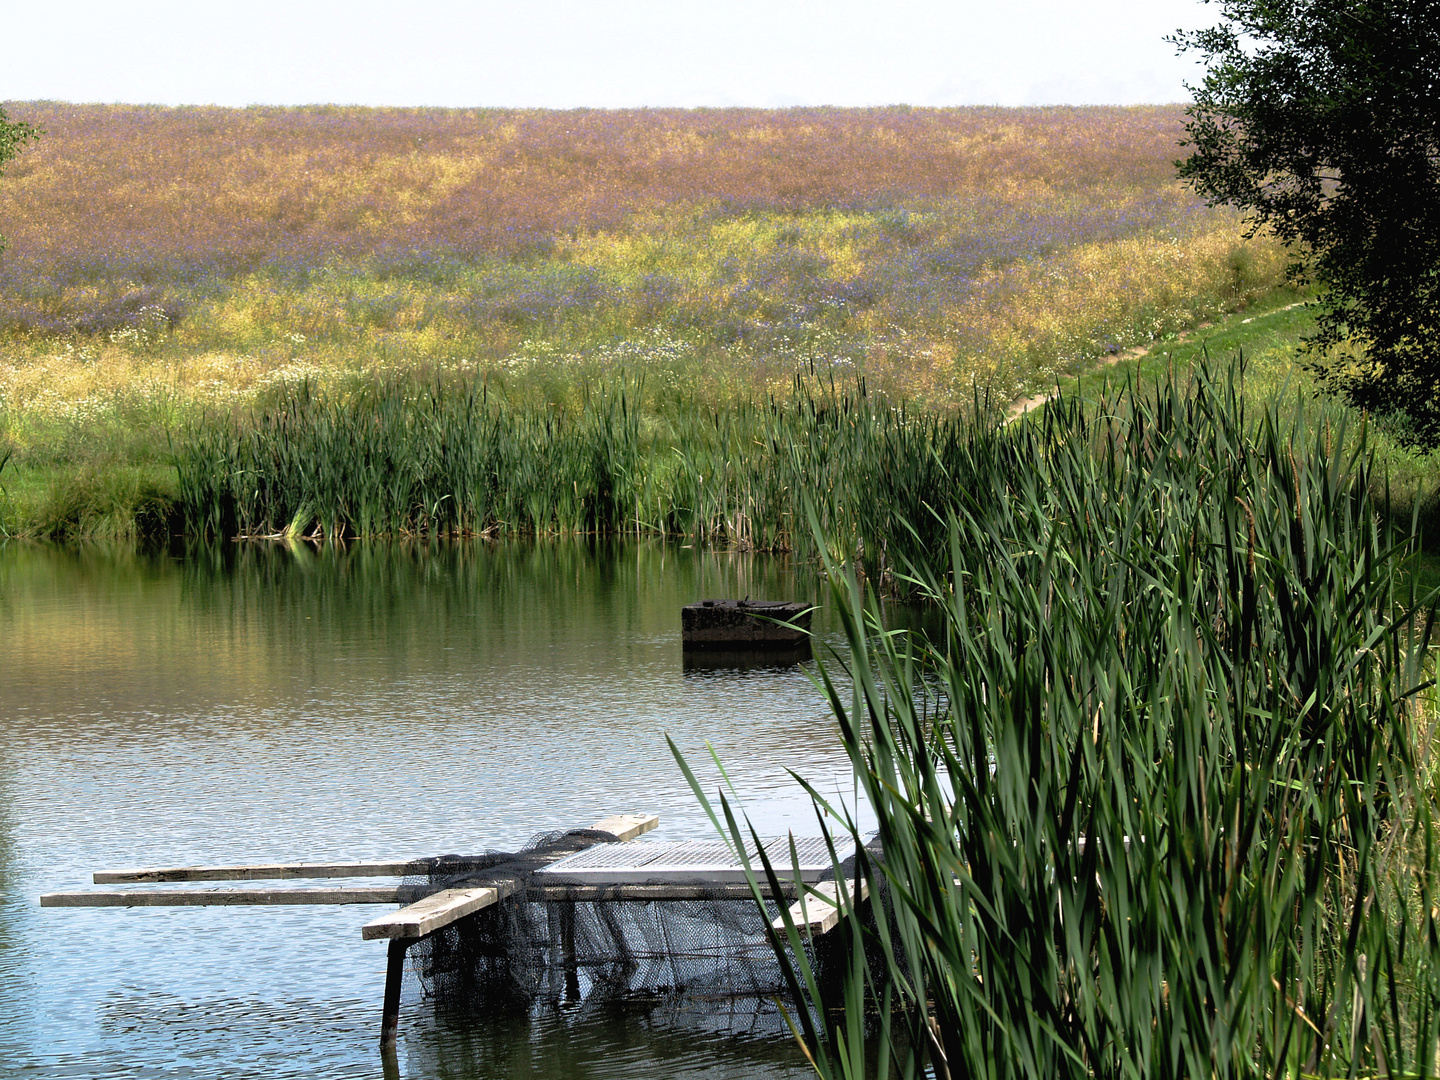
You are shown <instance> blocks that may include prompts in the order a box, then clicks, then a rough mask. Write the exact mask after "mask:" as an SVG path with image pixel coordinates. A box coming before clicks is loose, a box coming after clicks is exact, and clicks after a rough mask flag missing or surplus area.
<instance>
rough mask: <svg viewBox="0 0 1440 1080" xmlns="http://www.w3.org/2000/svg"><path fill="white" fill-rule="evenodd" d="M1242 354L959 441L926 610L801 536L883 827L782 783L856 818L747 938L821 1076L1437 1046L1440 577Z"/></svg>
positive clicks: (1263, 1067) (1156, 1065)
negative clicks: (882, 592)
mask: <svg viewBox="0 0 1440 1080" xmlns="http://www.w3.org/2000/svg"><path fill="white" fill-rule="evenodd" d="M1243 377H1244V373H1243V372H1241V371H1240V370H1238V369H1237V368H1236V367H1234V366H1230V367H1220V368H1215V367H1211V366H1210V365H1209V364H1205V363H1202V364H1201V365H1199V366H1198V367H1196V368H1195V369H1194V370H1193V371H1181V370H1178V369H1177V370H1174V371H1172V372H1171V373H1169V374H1168V375H1166V376H1165V377H1162V378H1161V379H1160V380H1158V382H1157V383H1156V384H1155V385H1153V386H1152V387H1150V388H1149V389H1147V390H1146V391H1143V392H1142V391H1138V390H1133V389H1132V390H1128V391H1123V392H1119V393H1112V394H1111V395H1109V396H1108V397H1106V398H1104V399H1103V400H1099V401H1095V402H1093V403H1092V404H1093V405H1094V407H1093V408H1089V407H1086V405H1085V404H1083V403H1082V402H1081V400H1080V399H1078V398H1071V399H1068V400H1064V399H1062V400H1061V401H1059V402H1056V403H1055V404H1053V405H1051V406H1050V407H1049V408H1047V409H1046V410H1045V411H1044V413H1043V416H1042V417H1041V419H1040V422H1039V423H1026V424H1016V425H1012V426H1011V427H1010V428H1007V429H1004V430H1003V431H997V430H992V431H991V432H990V433H988V434H980V435H977V436H976V437H975V438H973V439H972V440H971V441H970V442H969V444H968V450H967V452H966V453H964V454H963V455H959V456H958V457H957V465H956V466H955V468H954V471H955V472H956V473H957V475H958V478H961V479H963V481H964V485H965V486H962V487H961V490H960V491H959V492H957V493H956V495H955V497H954V499H953V500H952V503H951V505H950V506H949V507H947V508H946V509H947V511H948V512H947V514H946V519H947V520H946V522H945V523H943V524H941V525H940V526H939V535H938V536H936V537H935V538H934V542H931V543H927V544H925V545H923V546H922V547H921V548H919V549H918V554H917V556H916V558H915V560H914V561H913V562H912V563H911V565H910V567H909V572H910V575H911V579H912V581H913V582H914V584H915V585H916V586H917V588H918V591H919V593H920V595H921V596H923V597H924V598H925V599H926V600H928V601H929V606H930V608H931V610H932V611H933V612H934V613H935V616H936V617H935V619H934V620H933V622H932V623H931V624H929V625H927V626H926V627H925V628H924V629H922V630H905V629H897V628H895V627H894V626H893V624H890V623H887V620H886V619H885V617H884V616H883V615H882V613H881V611H880V609H879V607H878V606H877V605H876V603H875V593H874V592H873V591H871V590H869V589H868V588H867V586H866V585H865V584H864V583H863V582H862V581H860V580H859V579H857V577H856V575H854V574H853V573H852V572H851V571H850V570H849V569H848V568H844V567H842V566H841V565H840V564H838V563H836V562H834V561H828V560H827V570H828V573H829V576H830V581H831V585H832V588H831V589H830V595H829V606H830V607H831V610H832V611H834V612H836V613H838V617H839V619H840V621H841V623H842V625H843V626H844V629H845V638H846V644H847V645H848V652H847V653H846V654H845V655H844V658H843V660H842V659H839V658H837V659H836V660H835V661H833V662H828V661H825V660H823V659H819V660H817V673H816V676H815V677H816V681H817V683H818V684H819V685H820V686H821V687H822V689H823V690H824V692H825V693H826V696H827V699H828V701H829V705H830V710H831V712H832V713H833V715H834V716H835V717H836V719H837V721H838V723H839V727H840V738H841V742H842V744H843V745H844V747H845V749H846V751H847V753H848V755H849V757H850V760H851V764H852V768H853V772H854V776H855V780H856V788H857V791H856V793H855V794H854V795H853V796H851V798H852V799H854V800H860V799H862V798H863V800H864V804H865V805H866V807H867V809H868V810H869V811H872V812H873V813H874V817H875V826H874V827H876V828H878V838H877V839H878V842H876V843H873V845H872V846H871V847H870V848H868V849H867V847H866V843H867V841H870V840H871V835H870V829H871V827H872V826H870V825H869V824H866V825H865V826H864V827H863V829H862V827H861V825H860V824H858V823H857V821H856V819H855V817H853V816H852V815H853V814H854V813H855V812H856V806H855V805H853V804H852V805H851V806H849V807H842V806H837V805H835V795H834V793H833V790H832V792H831V793H830V794H829V795H826V794H825V793H824V792H822V791H820V790H818V789H817V788H815V787H808V786H807V791H808V793H809V794H810V796H811V797H812V799H813V800H814V801H815V804H816V805H815V809H816V819H817V821H818V823H819V825H820V828H821V829H822V830H824V831H825V832H826V833H827V836H829V837H831V838H832V840H833V843H832V845H831V851H832V855H833V853H834V852H835V851H837V850H846V849H847V847H848V844H849V842H852V841H853V843H854V849H855V850H856V851H857V853H858V855H857V861H856V864H855V865H854V868H853V871H852V870H849V869H847V870H846V871H845V872H843V873H840V874H839V875H838V876H839V877H841V878H842V879H843V880H845V882H846V891H845V893H844V899H843V900H842V902H841V905H840V906H841V908H842V909H843V911H844V916H845V917H843V918H842V919H841V922H840V925H839V926H838V927H836V928H835V929H834V930H832V931H830V933H829V934H828V935H826V938H825V939H824V943H823V944H822V943H821V942H819V941H814V942H808V941H807V940H806V939H805V937H803V936H802V931H800V930H799V929H797V927H796V925H795V924H796V923H803V922H804V921H805V920H804V919H803V918H795V919H792V915H791V914H790V913H789V912H787V911H786V909H785V907H784V905H783V904H782V905H781V906H780V908H779V910H780V912H781V918H782V919H783V931H782V932H781V933H780V934H779V935H778V936H777V937H776V938H774V939H773V940H772V945H773V947H774V948H775V951H776V954H777V956H778V958H779V959H780V962H781V964H782V966H783V967H784V968H785V970H786V971H788V972H789V977H790V988H791V995H792V1000H793V1002H794V1004H795V1006H796V1007H795V1009H794V1011H793V1014H792V1015H793V1016H794V1017H795V1018H796V1020H795V1023H796V1027H797V1032H796V1033H797V1037H799V1038H800V1039H801V1041H802V1043H803V1045H804V1046H805V1048H806V1051H807V1056H808V1057H809V1060H810V1061H811V1062H812V1063H813V1064H814V1066H815V1069H816V1072H817V1074H818V1075H819V1076H821V1077H824V1078H826V1080H829V1078H832V1077H833V1078H836V1080H839V1078H842V1077H858V1076H881V1077H888V1076H893V1077H906V1078H909V1077H916V1078H918V1077H922V1076H933V1077H964V1076H987V1077H1016V1078H1021V1077H1025V1078H1030V1077H1033V1078H1036V1080H1039V1078H1050V1077H1074V1078H1077V1080H1080V1078H1087V1077H1120V1076H1136V1077H1138V1076H1209V1077H1251V1076H1265V1077H1281V1076H1284V1077H1310V1076H1352V1077H1354V1076H1363V1077H1381V1076H1386V1077H1402V1076H1405V1077H1412V1076H1415V1077H1418V1076H1433V1075H1434V1070H1435V1067H1436V1064H1437V1061H1436V1049H1437V1045H1440V1043H1437V1037H1440V906H1437V905H1436V901H1435V897H1436V890H1437V888H1440V861H1437V851H1440V846H1437V841H1440V835H1437V830H1436V822H1435V805H1436V803H1435V800H1436V778H1435V773H1434V764H1433V757H1432V753H1433V747H1434V738H1435V727H1434V723H1435V716H1436V711H1435V687H1434V682H1433V674H1434V660H1433V656H1432V654H1431V648H1432V646H1431V640H1432V630H1433V627H1434V620H1435V615H1436V608H1435V606H1434V605H1435V594H1432V595H1431V596H1429V597H1424V598H1422V596H1421V594H1420V591H1419V583H1418V581H1417V579H1416V577H1415V576H1414V575H1413V574H1411V575H1407V574H1405V573H1404V572H1403V571H1404V569H1405V567H1406V566H1407V564H1410V560H1412V559H1414V558H1415V556H1416V546H1415V543H1414V536H1413V534H1412V533H1411V531H1410V529H1409V528H1408V523H1396V522H1394V521H1393V520H1388V519H1387V515H1385V514H1383V513H1381V512H1380V508H1379V507H1377V506H1376V504H1375V500H1374V497H1373V495H1372V492H1374V491H1376V490H1379V487H1380V486H1379V485H1378V484H1377V483H1376V478H1375V477H1374V476H1373V475H1368V474H1372V473H1373V471H1374V470H1375V468H1376V458H1375V455H1374V453H1373V450H1372V448H1371V447H1370V445H1369V439H1368V434H1367V433H1366V432H1363V431H1361V432H1355V433H1348V432H1347V431H1346V422H1347V421H1346V418H1345V417H1344V416H1343V414H1342V415H1339V416H1337V417H1335V418H1333V419H1331V418H1324V419H1320V420H1319V421H1318V422H1317V420H1316V419H1315V418H1314V417H1312V416H1310V415H1308V414H1307V409H1306V408H1305V407H1304V405H1303V403H1301V404H1299V405H1293V404H1290V403H1287V402H1284V401H1283V400H1281V399H1277V398H1275V397H1271V398H1270V400H1268V401H1267V402H1266V403H1265V404H1263V405H1259V406H1256V405H1253V404H1247V401H1246V398H1245V396H1243V395H1242V393H1241V392H1240V386H1241V383H1242V378H1243ZM960 461H963V462H964V465H963V466H961V465H960V464H959V462H960ZM970 492H974V493H975V494H974V495H971V494H970ZM817 535H820V533H819V528H818V525H817ZM671 749H672V752H674V753H675V755H676V758H677V761H678V762H679V764H680V765H681V768H682V769H683V770H684V771H685V772H686V775H687V777H688V778H689V780H690V783H691V787H692V790H693V791H694V794H695V796H696V798H697V799H699V800H700V801H701V802H702V803H704V804H705V805H706V806H707V807H709V808H710V809H711V817H712V820H713V821H714V823H715V825H716V827H717V829H719V830H720V831H721V833H722V834H724V835H726V836H727V837H729V838H730V839H731V840H732V842H733V843H734V845H735V846H736V847H737V849H739V850H745V849H746V847H747V846H749V850H752V851H754V850H756V847H755V846H750V845H755V844H757V843H758V841H757V840H756V839H755V838H754V834H753V831H752V830H751V829H749V828H748V827H747V826H748V823H747V822H745V821H744V817H743V813H742V812H741V807H739V806H737V803H738V801H739V796H738V795H737V793H736V792H734V791H733V790H731V791H730V792H729V793H726V791H725V789H724V788H723V787H722V789H721V800H720V805H718V806H716V805H714V804H713V803H712V796H711V795H710V794H709V793H707V792H706V791H705V790H704V789H703V788H702V786H701V785H700V784H699V783H698V782H697V781H696V780H695V777H694V775H693V773H691V772H690V770H689V769H688V767H687V766H686V763H685V761H684V759H683V757H682V756H681V754H680V752H679V750H678V748H677V747H676V746H675V744H674V743H673V742H672V743H671ZM721 765H722V767H723V763H721ZM801 782H802V783H803V782H804V781H803V780H802V781H801ZM722 817H723V820H722ZM762 850H763V849H762ZM833 857H834V858H835V859H837V860H838V859H839V856H838V855H833ZM760 863H763V865H761V864H760ZM760 863H757V865H756V867H755V868H754V874H753V875H752V878H751V880H752V885H755V886H756V891H755V896H756V898H757V900H759V899H760V897H761V896H762V893H761V892H760V889H759V882H760V881H761V880H762V879H767V878H768V883H769V884H770V885H771V887H772V888H773V887H774V886H775V884H776V883H777V881H778V880H785V879H788V878H789V876H790V873H791V871H790V870H789V868H788V867H789V864H788V862H787V861H786V860H785V859H783V858H782V859H780V860H777V862H776V865H774V866H771V865H770V864H769V862H768V857H767V856H765V855H764V854H762V855H761V856H760ZM867 893H868V896H869V901H868V903H864V902H863V901H861V900H857V899H856V898H858V897H864V896H865V895H866V894H867ZM832 895H833V894H832ZM810 902H811V904H812V905H818V904H820V903H821V902H822V900H821V896H820V895H819V894H818V893H817V894H816V895H815V896H813V897H812V898H811V900H810ZM791 910H792V911H793V909H791ZM822 910H823V909H822ZM814 911H815V908H814V907H812V908H811V913H812V917H813V913H814Z"/></svg>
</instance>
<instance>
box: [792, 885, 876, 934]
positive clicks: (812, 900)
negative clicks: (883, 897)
mask: <svg viewBox="0 0 1440 1080" xmlns="http://www.w3.org/2000/svg"><path fill="white" fill-rule="evenodd" d="M846 885H847V887H848V889H849V893H850V899H851V900H852V901H853V900H854V899H855V883H854V882H853V881H849V882H846ZM814 890H815V894H812V893H811V892H810V890H809V889H807V890H806V891H805V897H804V904H803V906H802V904H801V901H800V900H799V899H797V900H796V901H795V903H793V904H791V905H790V912H789V916H790V922H791V923H792V924H793V925H794V927H795V929H797V930H799V931H800V932H801V933H802V934H805V935H807V936H810V937H813V936H815V935H817V934H824V933H828V932H829V931H831V930H833V929H835V927H836V926H837V925H838V924H839V922H840V886H839V883H838V882H836V881H834V880H831V881H822V882H820V884H818V885H816V886H814ZM816 894H818V895H816ZM869 896H870V886H869V885H868V884H867V883H866V882H864V881H861V882H860V899H861V900H866V899H868V898H869ZM770 925H771V926H773V927H774V928H775V929H776V930H778V931H780V932H781V933H784V932H785V919H784V917H783V916H782V917H781V918H778V919H775V920H774V921H773V922H771V924H770Z"/></svg>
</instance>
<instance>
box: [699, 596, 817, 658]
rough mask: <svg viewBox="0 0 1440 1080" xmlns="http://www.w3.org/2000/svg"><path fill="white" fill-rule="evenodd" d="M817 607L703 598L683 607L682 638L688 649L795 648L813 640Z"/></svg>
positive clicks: (776, 602) (784, 602) (762, 601)
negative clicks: (812, 621)
mask: <svg viewBox="0 0 1440 1080" xmlns="http://www.w3.org/2000/svg"><path fill="white" fill-rule="evenodd" d="M814 610H815V608H814V606H813V605H811V604H805V603H795V602H792V601H787V600H749V599H746V600H701V601H699V602H698V603H694V604H687V605H685V607H683V608H681V609H680V638H681V641H682V642H683V644H684V647H685V648H687V649H771V648H780V649H793V648H795V647H797V646H799V645H801V644H802V643H804V642H807V641H808V640H809V634H808V633H807V631H808V630H809V628H810V613H811V612H812V611H814ZM783 623H791V624H793V625H791V626H784V625H781V624H783Z"/></svg>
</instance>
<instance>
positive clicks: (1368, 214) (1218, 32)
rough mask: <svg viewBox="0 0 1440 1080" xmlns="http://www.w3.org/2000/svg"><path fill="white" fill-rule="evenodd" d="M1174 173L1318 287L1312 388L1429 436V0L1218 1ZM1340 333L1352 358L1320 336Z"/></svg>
mask: <svg viewBox="0 0 1440 1080" xmlns="http://www.w3.org/2000/svg"><path fill="white" fill-rule="evenodd" d="M1219 8H1220V13H1221V17H1222V20H1223V21H1222V22H1221V23H1220V24H1219V25H1218V26H1215V27H1212V28H1211V29H1208V30H1199V31H1195V32H1189V33H1187V32H1183V31H1182V32H1180V33H1177V34H1176V35H1175V36H1174V37H1172V38H1171V39H1170V40H1171V41H1172V42H1173V43H1174V44H1175V45H1176V46H1177V47H1178V48H1179V50H1180V51H1181V52H1182V53H1185V52H1193V53H1198V54H1200V55H1201V56H1202V57H1203V59H1204V61H1205V64H1206V73H1205V77H1204V80H1203V81H1202V82H1201V83H1200V85H1199V86H1198V87H1195V86H1191V87H1188V89H1190V90H1191V92H1192V93H1193V94H1194V95H1195V100H1194V104H1192V105H1191V106H1190V108H1189V109H1188V110H1187V111H1188V114H1189V117H1190V119H1189V121H1188V122H1187V123H1186V125H1185V131H1186V139H1185V141H1184V142H1182V144H1181V145H1182V146H1186V147H1190V148H1192V152H1191V154H1190V156H1189V157H1188V158H1186V159H1184V160H1182V161H1179V162H1176V164H1177V166H1178V167H1179V170H1180V175H1181V176H1182V177H1183V178H1185V179H1186V180H1188V181H1189V182H1190V183H1191V184H1192V185H1193V186H1194V187H1195V189H1196V190H1197V191H1198V192H1199V193H1200V194H1202V195H1204V196H1205V197H1206V198H1207V200H1208V201H1209V202H1210V203H1211V205H1219V204H1229V205H1232V206H1235V207H1238V208H1240V209H1241V210H1243V211H1244V212H1245V215H1246V221H1247V223H1248V226H1249V232H1248V233H1247V235H1252V236H1253V235H1254V234H1255V233H1256V232H1257V231H1259V230H1261V229H1264V228H1268V229H1270V230H1272V231H1273V232H1274V233H1275V234H1276V235H1277V236H1279V237H1280V239H1281V240H1283V241H1284V242H1285V243H1287V244H1288V245H1290V247H1291V250H1292V252H1293V253H1294V261H1293V262H1292V265H1291V267H1290V272H1291V277H1292V278H1293V279H1294V280H1296V281H1298V282H1307V281H1308V282H1313V283H1314V284H1315V285H1316V286H1318V294H1319V299H1320V307H1321V314H1320V318H1319V320H1318V323H1317V330H1316V332H1315V334H1314V335H1313V336H1312V337H1311V338H1310V341H1309V345H1310V346H1311V352H1310V356H1311V359H1310V368H1311V370H1313V371H1315V372H1316V374H1317V375H1318V377H1319V381H1320V384H1321V386H1322V387H1323V388H1325V389H1327V390H1329V391H1332V392H1335V393H1337V394H1339V395H1340V396H1342V397H1343V398H1345V399H1347V400H1348V401H1350V402H1351V403H1352V404H1354V405H1356V406H1359V407H1361V408H1364V409H1368V410H1373V411H1375V412H1378V413H1396V414H1403V416H1405V417H1407V418H1408V424H1406V425H1402V428H1403V429H1404V430H1405V432H1406V434H1407V435H1408V437H1409V438H1410V439H1411V440H1413V441H1415V442H1418V443H1420V444H1423V445H1429V446H1435V445H1440V0H1220V3H1219ZM1346 341H1353V342H1355V343H1356V344H1357V345H1360V346H1362V348H1361V349H1360V350H1359V351H1357V352H1356V353H1354V354H1352V355H1348V356H1347V355H1344V354H1343V351H1341V350H1335V351H1332V346H1335V345H1338V344H1341V343H1343V342H1346Z"/></svg>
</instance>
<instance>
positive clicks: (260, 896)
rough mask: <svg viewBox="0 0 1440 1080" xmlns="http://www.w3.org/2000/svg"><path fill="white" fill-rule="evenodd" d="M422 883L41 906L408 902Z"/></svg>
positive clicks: (76, 895)
mask: <svg viewBox="0 0 1440 1080" xmlns="http://www.w3.org/2000/svg"><path fill="white" fill-rule="evenodd" d="M427 892H429V889H428V888H427V887H426V886H423V885H422V886H413V885H376V886H370V887H365V886H360V887H356V888H348V889H144V890H135V891H132V892H68V893H67V892H61V893H45V894H44V895H42V896H41V897H40V906H41V907H243V906H246V905H257V904H258V905H265V906H273V905H280V904H396V903H399V904H409V903H413V902H414V901H415V900H417V899H419V898H420V897H423V896H425V895H426V893H427Z"/></svg>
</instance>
